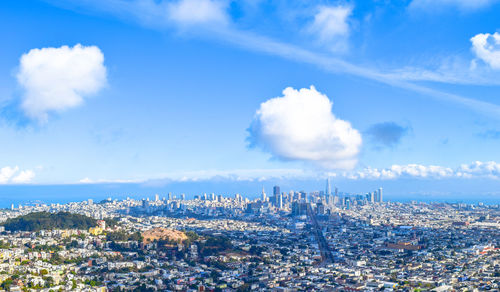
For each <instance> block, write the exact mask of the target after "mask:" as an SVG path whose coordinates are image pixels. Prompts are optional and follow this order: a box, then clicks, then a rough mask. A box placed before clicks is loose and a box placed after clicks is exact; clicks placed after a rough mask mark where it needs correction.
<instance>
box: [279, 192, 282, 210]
mask: <svg viewBox="0 0 500 292" xmlns="http://www.w3.org/2000/svg"><path fill="white" fill-rule="evenodd" d="M278 197H279V199H278V208H280V209H283V194H281V193H280V194H279V195H278Z"/></svg>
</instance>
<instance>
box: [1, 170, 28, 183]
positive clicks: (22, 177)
mask: <svg viewBox="0 0 500 292" xmlns="http://www.w3.org/2000/svg"><path fill="white" fill-rule="evenodd" d="M34 177H35V172H34V171H32V170H29V169H28V170H22V171H19V167H18V166H15V167H10V166H5V167H3V168H0V184H10V183H14V184H24V183H29V182H30V181H31V180H32V179H33V178H34Z"/></svg>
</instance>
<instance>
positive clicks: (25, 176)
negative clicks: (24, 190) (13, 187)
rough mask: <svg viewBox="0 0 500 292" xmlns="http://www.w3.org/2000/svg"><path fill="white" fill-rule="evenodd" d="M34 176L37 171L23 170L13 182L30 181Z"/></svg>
mask: <svg viewBox="0 0 500 292" xmlns="http://www.w3.org/2000/svg"><path fill="white" fill-rule="evenodd" d="M34 177H35V172H34V171H33V170H29V169H28V170H23V171H21V172H20V173H19V174H18V175H16V176H15V177H14V178H13V179H12V182H13V183H16V184H24V183H29V182H31V180H33V178H34Z"/></svg>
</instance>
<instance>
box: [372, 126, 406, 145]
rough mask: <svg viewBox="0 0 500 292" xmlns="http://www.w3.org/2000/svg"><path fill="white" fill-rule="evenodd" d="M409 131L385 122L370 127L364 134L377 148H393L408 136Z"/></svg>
mask: <svg viewBox="0 0 500 292" xmlns="http://www.w3.org/2000/svg"><path fill="white" fill-rule="evenodd" d="M409 129H410V128H409V127H403V126H400V125H398V124H396V123H394V122H385V123H378V124H374V125H372V126H371V127H370V128H369V129H368V130H367V131H366V132H365V134H366V135H367V136H368V137H369V138H370V140H371V141H372V142H373V144H375V145H376V146H377V147H381V146H383V147H388V148H393V147H395V146H396V145H398V144H399V143H400V142H401V138H403V137H404V136H405V135H407V134H408V132H409Z"/></svg>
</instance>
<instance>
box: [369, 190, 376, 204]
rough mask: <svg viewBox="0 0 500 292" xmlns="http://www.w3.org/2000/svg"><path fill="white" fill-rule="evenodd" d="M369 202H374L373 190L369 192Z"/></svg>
mask: <svg viewBox="0 0 500 292" xmlns="http://www.w3.org/2000/svg"><path fill="white" fill-rule="evenodd" d="M369 194H370V203H375V192H373V193H372V192H370V193H369Z"/></svg>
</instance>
